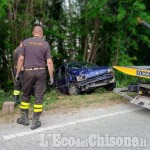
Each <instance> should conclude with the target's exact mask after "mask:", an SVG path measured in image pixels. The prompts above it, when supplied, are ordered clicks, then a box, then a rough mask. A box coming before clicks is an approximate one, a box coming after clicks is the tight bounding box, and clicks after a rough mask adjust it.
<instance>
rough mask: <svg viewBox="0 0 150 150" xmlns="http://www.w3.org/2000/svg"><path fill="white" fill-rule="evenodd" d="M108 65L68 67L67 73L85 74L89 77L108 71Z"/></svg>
mask: <svg viewBox="0 0 150 150" xmlns="http://www.w3.org/2000/svg"><path fill="white" fill-rule="evenodd" d="M109 68H110V67H107V66H106V67H95V68H80V69H69V73H70V74H72V75H74V76H85V77H86V78H91V77H94V76H99V75H103V74H106V73H108V69H109Z"/></svg>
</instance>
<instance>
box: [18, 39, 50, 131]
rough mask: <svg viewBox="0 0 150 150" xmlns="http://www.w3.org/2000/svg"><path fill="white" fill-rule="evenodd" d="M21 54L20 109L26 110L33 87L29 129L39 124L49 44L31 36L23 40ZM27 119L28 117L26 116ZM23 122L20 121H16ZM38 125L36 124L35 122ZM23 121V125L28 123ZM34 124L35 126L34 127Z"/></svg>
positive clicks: (44, 89)
mask: <svg viewBox="0 0 150 150" xmlns="http://www.w3.org/2000/svg"><path fill="white" fill-rule="evenodd" d="M22 47H23V48H22V54H21V55H23V56H24V72H23V88H22V91H23V95H22V101H21V105H20V109H21V110H22V111H26V112H27V111H28V109H29V106H30V96H31V94H32V88H33V87H34V96H35V103H34V114H33V119H32V127H31V129H35V128H37V126H41V123H40V121H39V117H40V114H41V113H42V110H43V96H44V93H45V91H46V66H47V59H48V58H51V53H50V46H49V44H48V43H47V42H46V41H44V40H42V39H41V38H39V37H32V38H29V39H26V40H25V41H23V46H22ZM26 119H27V120H28V118H26ZM17 122H18V123H20V124H23V123H22V122H21V121H19V120H18V121H17ZM36 123H37V124H38V125H37V124H36ZM28 124H29V123H28V121H27V123H25V124H24V125H28ZM34 124H36V125H37V126H36V127H34Z"/></svg>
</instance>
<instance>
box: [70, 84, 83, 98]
mask: <svg viewBox="0 0 150 150" xmlns="http://www.w3.org/2000/svg"><path fill="white" fill-rule="evenodd" d="M68 93H69V95H79V94H80V93H81V90H80V89H79V87H78V86H77V85H76V84H75V83H70V85H69V87H68Z"/></svg>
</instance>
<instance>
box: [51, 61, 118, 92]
mask: <svg viewBox="0 0 150 150" xmlns="http://www.w3.org/2000/svg"><path fill="white" fill-rule="evenodd" d="M115 85H116V84H115V75H114V74H113V72H112V69H111V68H110V67H107V66H105V67H100V66H97V65H95V64H92V63H87V62H69V63H64V64H63V65H61V66H60V67H59V68H58V69H57V70H56V72H55V75H54V87H55V88H56V89H58V90H59V91H61V92H62V93H68V94H70V95H78V94H80V93H81V92H82V91H92V90H93V89H95V88H97V87H104V88H106V90H113V89H114V88H115Z"/></svg>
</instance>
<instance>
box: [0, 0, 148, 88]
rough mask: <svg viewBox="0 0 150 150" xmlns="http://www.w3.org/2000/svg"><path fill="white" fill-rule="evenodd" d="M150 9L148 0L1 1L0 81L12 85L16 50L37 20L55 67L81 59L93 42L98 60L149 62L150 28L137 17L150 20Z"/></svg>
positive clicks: (7, 86)
mask: <svg viewBox="0 0 150 150" xmlns="http://www.w3.org/2000/svg"><path fill="white" fill-rule="evenodd" d="M8 6H11V7H9V8H8ZM16 6H17V7H16ZM16 9H17V10H16ZM149 10H150V2H149V1H148V0H143V1H140V0H136V1H135V0H126V1H125V0H119V1H116V0H115V1H112V0H88V1H87V0H77V1H69V3H68V5H66V4H65V1H54V0H43V1H41V0H37V1H34V2H33V3H32V1H14V0H12V1H8V0H1V3H0V26H1V28H0V33H1V37H0V63H1V65H0V72H3V73H2V74H0V85H1V86H2V87H3V88H4V87H5V89H11V88H12V86H11V85H12V84H11V83H10V80H12V77H11V73H10V68H11V67H12V64H13V59H12V58H13V51H14V49H15V48H16V46H18V43H19V40H20V39H24V38H27V37H30V36H32V35H31V32H32V27H33V25H34V24H35V23H42V24H43V27H44V34H45V36H46V40H47V41H48V42H49V43H50V46H51V50H52V56H53V60H54V64H55V67H56V68H57V67H58V66H60V64H61V63H62V62H63V61H64V59H66V60H67V61H72V60H76V61H79V60H80V61H82V60H83V59H84V57H87V55H88V54H89V52H88V51H89V49H90V48H91V47H92V46H93V47H92V48H91V50H93V49H95V53H96V54H95V59H93V60H91V61H92V62H94V63H96V64H98V65H110V66H112V65H122V66H126V65H149V64H150V61H149V58H150V53H149V49H150V41H149V37H150V30H148V29H147V28H145V27H143V26H142V25H140V24H138V21H137V17H140V18H141V19H143V20H145V21H147V22H149V23H150V14H149ZM16 13H17V14H16ZM6 14H8V15H6ZM87 41H88V42H87ZM86 42H87V43H88V44H87V43H86ZM86 44H87V46H86ZM93 54H94V53H92V55H93ZM120 76H121V75H120Z"/></svg>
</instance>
